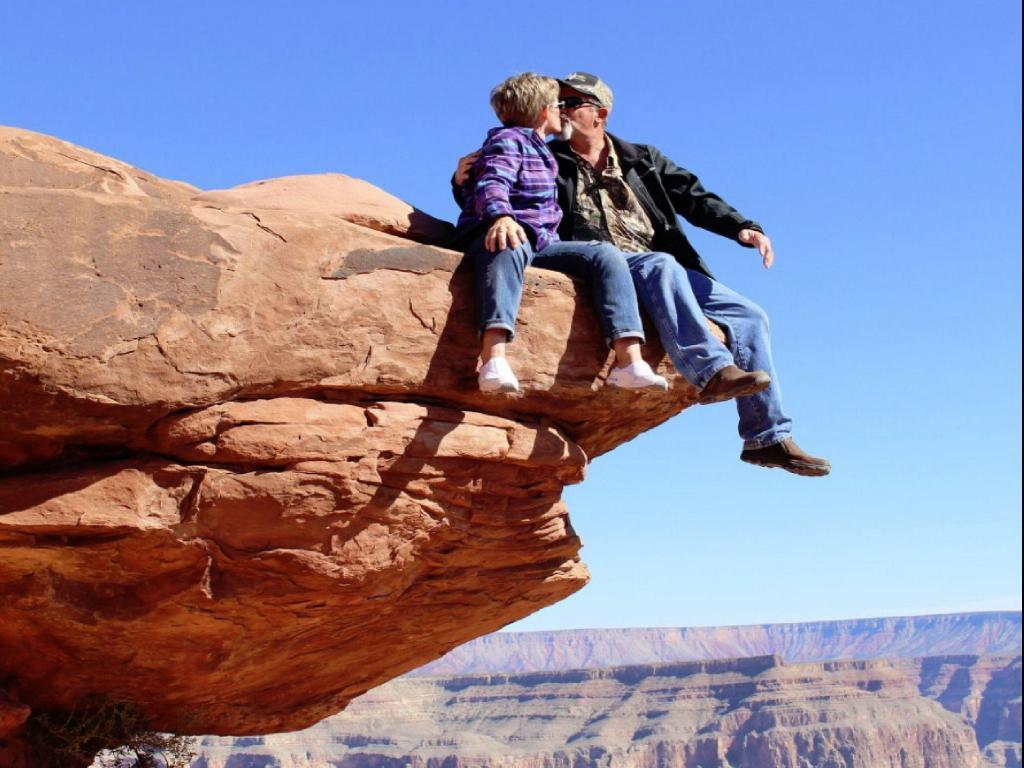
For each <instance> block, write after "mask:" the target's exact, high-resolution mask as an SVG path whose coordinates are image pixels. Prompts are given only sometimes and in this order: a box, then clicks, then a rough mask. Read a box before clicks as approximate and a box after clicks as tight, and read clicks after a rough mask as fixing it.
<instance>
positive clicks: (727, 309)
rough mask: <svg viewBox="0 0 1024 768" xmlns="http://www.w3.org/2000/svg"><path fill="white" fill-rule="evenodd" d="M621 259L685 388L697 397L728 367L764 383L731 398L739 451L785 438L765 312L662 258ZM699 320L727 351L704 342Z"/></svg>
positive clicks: (786, 425)
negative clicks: (714, 328) (714, 327)
mask: <svg viewBox="0 0 1024 768" xmlns="http://www.w3.org/2000/svg"><path fill="white" fill-rule="evenodd" d="M625 257H626V261H627V263H628V264H629V269H630V272H631V273H632V275H633V282H634V283H635V285H636V292H637V294H638V295H639V296H640V301H641V302H642V303H643V305H644V307H645V308H646V309H647V313H648V314H649V315H650V316H651V319H652V320H653V321H654V325H655V327H656V328H657V329H658V335H659V336H660V337H661V344H662V346H663V347H664V348H665V352H666V353H668V356H669V358H670V359H671V360H672V364H673V365H675V367H676V370H677V371H679V373H680V374H681V375H682V376H683V377H684V378H685V379H686V380H687V381H688V382H690V383H691V384H692V385H693V386H695V387H697V389H703V388H704V386H705V385H706V384H707V383H708V381H709V380H710V379H711V377H712V376H714V375H715V374H716V373H717V372H718V371H719V370H721V369H722V368H724V367H725V366H727V365H736V366H737V367H739V368H741V369H742V370H744V371H756V370H762V371H766V372H767V373H768V375H769V376H771V379H772V383H771V386H770V387H768V388H767V389H765V390H763V391H762V392H759V393H757V394H756V395H750V396H748V397H738V398H736V410H737V411H739V416H740V422H739V433H740V437H741V438H743V441H744V443H743V445H744V448H762V447H764V446H767V445H773V444H775V443H779V442H782V441H783V440H785V439H786V438H787V437H789V434H790V432H791V431H792V419H790V418H789V417H788V416H787V415H786V414H785V413H784V412H783V410H782V393H781V391H780V389H779V381H778V377H777V376H776V375H775V365H774V363H773V362H772V350H771V341H770V338H769V330H768V316H767V315H766V314H765V312H764V310H763V309H761V308H760V307H759V306H758V305H757V304H755V303H754V302H752V301H751V300H750V299H747V298H745V297H744V296H741V295H740V294H738V293H736V292H735V291H733V290H730V289H729V288H727V287H725V286H724V285H722V284H721V283H719V282H718V281H716V280H712V279H711V278H710V277H708V276H707V275H705V274H704V273H702V272H697V271H695V270H692V269H686V267H684V266H682V265H681V264H679V262H677V261H676V260H675V259H674V258H673V257H672V256H671V255H669V254H667V253H627V254H625ZM705 315H706V316H707V317H709V318H711V319H712V320H713V321H715V322H716V323H717V324H718V325H720V326H722V328H724V329H725V335H726V338H727V339H728V344H729V346H728V347H725V346H723V345H722V343H721V342H719V341H718V339H716V338H715V337H714V336H712V335H711V331H710V330H709V329H708V327H707V325H706V324H705V322H704V316H705Z"/></svg>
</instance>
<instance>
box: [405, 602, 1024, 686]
mask: <svg viewBox="0 0 1024 768" xmlns="http://www.w3.org/2000/svg"><path fill="white" fill-rule="evenodd" d="M1020 650H1021V613H1020V611H998V612H996V611H993V612H983V613H954V614H942V615H935V616H896V617H887V618H873V619H850V620H844V621H815V622H805V623H794V624H752V625H747V626H733V627H647V628H626V629H570V630H560V631H553V632H499V633H496V634H492V635H487V636H486V637H481V638H479V639H477V640H473V641H472V642H469V643H466V644H465V645H462V646H459V647H458V648H456V649H455V650H453V651H451V652H450V653H448V654H447V655H446V656H444V657H443V658H440V659H438V660H437V661H435V662H432V663H430V664H428V665H426V666H425V667H421V668H420V669H419V670H417V671H416V672H415V673H414V674H427V675H461V674H467V673H472V672H534V671H542V670H559V669H583V668H591V667H610V666H620V665H625V664H653V663H656V662H670V661H692V660H698V659H729V658H740V657H746V656H766V655H778V656H781V657H782V658H783V659H784V660H785V661H787V662H802V661H825V660H829V659H878V658H897V657H900V658H906V657H920V656H939V655H947V654H965V653H967V654H1010V655H1014V654H1019V653H1020Z"/></svg>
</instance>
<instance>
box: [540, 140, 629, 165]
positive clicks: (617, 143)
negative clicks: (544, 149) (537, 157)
mask: <svg viewBox="0 0 1024 768" xmlns="http://www.w3.org/2000/svg"><path fill="white" fill-rule="evenodd" d="M605 136H607V137H608V138H609V139H610V140H611V142H612V146H614V147H615V151H616V152H617V153H618V155H619V165H620V166H621V167H622V170H623V172H626V171H628V170H629V169H631V168H632V167H633V166H635V165H636V164H637V163H639V162H641V161H642V160H643V156H642V155H641V154H640V150H639V149H637V147H636V145H635V144H630V143H629V142H628V141H626V140H625V139H620V138H619V137H618V136H616V135H614V134H612V133H607V132H606V133H605ZM548 146H549V147H550V148H551V151H552V152H554V153H555V155H557V156H559V157H562V158H565V159H566V160H572V159H573V155H572V148H571V147H570V146H569V142H567V141H562V140H561V139H557V140H555V141H552V142H551V143H550V144H549V145H548ZM573 162H575V161H573Z"/></svg>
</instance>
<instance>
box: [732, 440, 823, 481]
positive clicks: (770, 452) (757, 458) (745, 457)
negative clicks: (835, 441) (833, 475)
mask: <svg viewBox="0 0 1024 768" xmlns="http://www.w3.org/2000/svg"><path fill="white" fill-rule="evenodd" d="M740 461H745V462H747V463H748V464H757V466H759V467H778V468H779V469H784V470H786V471H787V472H792V473H793V474H794V475H803V476H804V477H824V476H825V475H827V474H828V473H829V472H831V471H832V465H831V464H829V463H828V459H819V458H818V457H816V456H811V455H810V454H809V453H807V451H805V450H804V449H803V448H801V447H800V446H799V445H797V444H796V440H794V439H793V438H791V437H787V438H786V439H785V440H783V441H782V442H781V443H775V445H766V446H765V447H764V448H744V449H743V453H741V454H740Z"/></svg>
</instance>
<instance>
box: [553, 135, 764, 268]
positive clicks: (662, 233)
mask: <svg viewBox="0 0 1024 768" xmlns="http://www.w3.org/2000/svg"><path fill="white" fill-rule="evenodd" d="M608 137H609V138H610V139H611V140H612V143H613V144H614V145H615V150H616V152H617V153H618V155H619V162H620V164H621V165H622V174H623V177H624V178H625V181H626V183H627V184H628V185H629V186H630V188H631V189H632V190H633V192H634V193H635V194H636V196H637V199H638V200H639V201H640V204H641V205H642V206H643V209H644V211H646V212H647V215H648V216H649V217H650V219H651V224H652V225H654V244H653V246H652V250H655V251H664V252H666V253H670V254H672V255H673V256H675V258H676V261H678V262H679V263H680V264H682V265H683V266H684V267H687V268H689V269H696V270H698V271H700V272H703V273H704V274H705V275H707V276H708V277H711V276H712V275H711V271H710V270H709V269H708V267H707V264H705V263H704V260H703V259H701V257H700V255H699V254H698V253H697V251H695V250H694V248H693V246H692V245H690V241H689V240H687V239H686V235H685V234H684V233H683V228H682V227H681V226H680V224H679V220H678V219H677V218H676V214H679V215H680V216H682V217H683V218H684V219H686V220H687V221H688V222H690V223H691V224H693V225H694V226H697V227H701V228H702V229H707V230H709V231H711V232H714V233H716V234H719V235H723V236H724V237H728V238H731V239H733V240H736V238H737V235H739V233H740V230H743V229H754V230H757V231H758V232H763V231H764V230H762V229H761V225H760V224H758V223H757V222H756V221H751V220H750V219H746V218H744V217H743V216H742V215H741V214H740V213H739V211H737V210H736V209H735V208H733V207H732V206H730V205H729V204H728V203H726V202H725V201H724V200H723V199H722V198H720V197H719V196H718V195H716V194H714V193H712V192H708V191H707V190H706V189H704V187H703V186H702V185H701V183H700V179H698V178H697V177H696V176H695V175H694V174H692V173H690V172H689V171H687V170H686V169H684V168H680V167H679V166H677V165H676V164H675V163H673V162H672V161H671V160H669V159H668V158H667V157H665V156H664V155H663V154H661V152H659V151H658V150H657V149H655V148H654V147H651V146H647V145H645V144H630V143H629V142H628V141H623V140H622V139H620V138H618V137H617V136H613V135H612V134H610V133H609V134H608ZM548 146H549V147H550V148H551V151H552V152H553V153H554V155H555V159H556V160H558V205H559V206H560V207H561V209H562V211H563V215H562V223H561V224H560V225H559V227H558V236H559V237H560V238H561V239H562V240H585V239H589V238H587V237H584V236H582V235H579V236H577V235H575V233H574V231H573V229H574V224H575V217H574V216H573V214H572V211H573V207H574V206H575V204H576V173H577V168H576V160H575V159H574V157H573V154H572V151H571V150H570V149H569V144H568V142H565V141H552V142H551V143H550V144H548ZM737 242H738V241H737Z"/></svg>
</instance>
